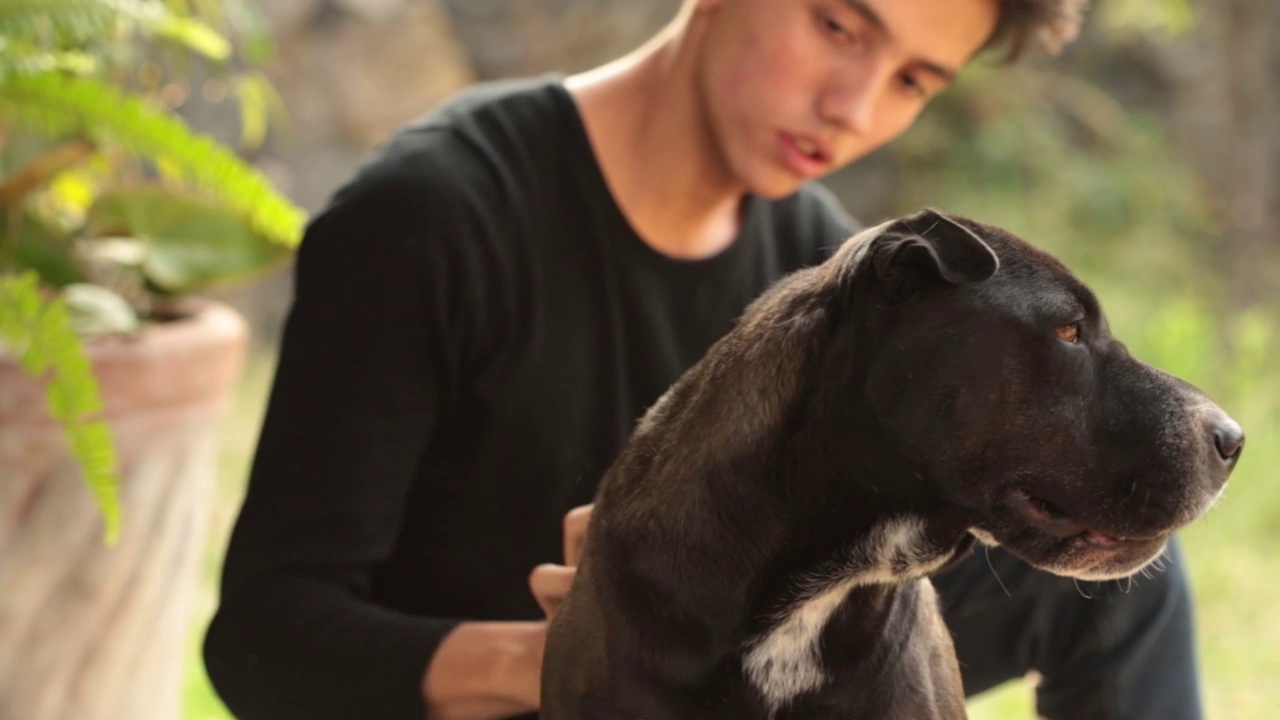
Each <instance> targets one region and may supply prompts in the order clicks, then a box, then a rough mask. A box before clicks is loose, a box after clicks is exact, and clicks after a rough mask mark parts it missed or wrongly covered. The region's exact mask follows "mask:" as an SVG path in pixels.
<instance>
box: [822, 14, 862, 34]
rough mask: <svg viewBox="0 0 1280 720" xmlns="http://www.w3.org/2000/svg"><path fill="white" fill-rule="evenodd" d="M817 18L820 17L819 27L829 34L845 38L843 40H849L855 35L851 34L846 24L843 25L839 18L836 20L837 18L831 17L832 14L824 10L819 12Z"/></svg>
mask: <svg viewBox="0 0 1280 720" xmlns="http://www.w3.org/2000/svg"><path fill="white" fill-rule="evenodd" d="M817 19H818V27H819V28H821V29H822V31H823V32H825V33H827V34H828V35H831V36H833V37H835V38H836V39H838V40H843V41H849V40H852V39H853V36H852V35H851V34H850V32H849V29H848V28H846V27H845V26H844V25H841V24H840V21H839V20H836V19H835V18H833V17H831V16H830V15H828V14H826V13H824V12H818V13H817Z"/></svg>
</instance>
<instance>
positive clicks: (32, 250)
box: [0, 213, 83, 287]
mask: <svg viewBox="0 0 1280 720" xmlns="http://www.w3.org/2000/svg"><path fill="white" fill-rule="evenodd" d="M0 247H12V248H13V264H14V265H15V266H17V268H18V269H20V270H27V269H29V270H34V271H36V273H38V274H39V276H40V280H41V282H43V283H44V284H46V285H53V286H55V287H62V286H64V285H67V284H70V283H74V282H79V281H80V280H82V279H83V275H82V273H81V272H80V268H79V267H78V266H77V265H76V263H75V260H74V259H73V258H72V255H71V249H70V242H69V240H68V239H67V238H64V237H59V236H58V235H57V233H55V232H54V231H53V230H52V229H50V228H49V227H48V226H47V225H45V224H44V223H43V222H42V221H41V220H40V219H39V218H38V217H36V216H35V215H32V214H30V213H23V214H22V215H20V216H18V217H17V218H16V219H15V220H13V221H12V222H8V221H5V220H4V219H3V218H0Z"/></svg>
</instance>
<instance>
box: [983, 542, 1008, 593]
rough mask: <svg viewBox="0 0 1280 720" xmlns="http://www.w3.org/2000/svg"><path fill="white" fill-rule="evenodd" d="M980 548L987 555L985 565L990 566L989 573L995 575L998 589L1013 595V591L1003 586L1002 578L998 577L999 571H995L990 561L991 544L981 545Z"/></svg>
mask: <svg viewBox="0 0 1280 720" xmlns="http://www.w3.org/2000/svg"><path fill="white" fill-rule="evenodd" d="M982 549H983V550H984V551H985V553H986V556H987V567H989V568H991V574H992V575H994V576H995V578H996V582H997V583H1000V589H1001V590H1003V591H1004V594H1005V595H1007V596H1009V597H1013V593H1011V592H1009V588H1007V587H1005V584H1004V580H1001V579H1000V573H998V572H996V566H995V565H994V564H992V562H991V546H990V545H983V546H982Z"/></svg>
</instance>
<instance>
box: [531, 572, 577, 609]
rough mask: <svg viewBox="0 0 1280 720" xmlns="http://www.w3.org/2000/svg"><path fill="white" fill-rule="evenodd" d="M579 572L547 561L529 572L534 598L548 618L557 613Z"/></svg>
mask: <svg viewBox="0 0 1280 720" xmlns="http://www.w3.org/2000/svg"><path fill="white" fill-rule="evenodd" d="M577 572H578V571H577V570H575V569H574V568H571V567H567V566H565V565H552V564H550V563H547V564H544V565H539V566H538V567H536V568H534V569H533V572H531V573H529V590H531V591H532V592H533V597H534V599H535V600H537V601H538V606H539V607H541V608H542V612H544V613H546V615H547V618H548V619H550V618H551V616H552V615H555V613H556V610H557V609H559V607H560V603H561V602H562V601H563V600H564V598H565V596H566V595H568V594H569V588H570V587H571V586H572V585H573V578H574V575H576V574H577Z"/></svg>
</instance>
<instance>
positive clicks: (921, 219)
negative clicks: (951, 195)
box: [872, 208, 1000, 284]
mask: <svg viewBox="0 0 1280 720" xmlns="http://www.w3.org/2000/svg"><path fill="white" fill-rule="evenodd" d="M880 242H881V243H882V245H881V247H880V248H879V249H878V250H877V252H876V253H875V254H874V256H873V257H872V262H873V263H874V265H875V272H876V276H877V277H878V278H880V279H882V280H896V279H899V278H901V277H902V276H903V275H904V274H905V273H907V272H909V271H911V270H920V269H924V270H926V271H927V272H930V273H931V274H932V275H934V276H935V277H938V278H940V279H942V280H945V281H946V282H949V283H954V284H961V283H973V282H980V281H982V280H986V279H987V278H989V277H991V276H992V275H995V274H996V271H997V270H999V269H1000V259H999V258H998V257H996V254H995V251H993V250H992V249H991V246H989V245H987V243H986V242H985V241H983V239H982V238H980V237H978V235H977V234H976V233H974V232H973V231H972V230H970V229H969V228H967V227H965V226H964V225H961V224H960V223H958V222H956V221H955V220H952V219H951V218H949V217H947V216H946V215H943V214H942V213H940V212H938V211H936V210H933V209H932V208H926V209H924V210H921V211H920V212H918V213H916V214H915V215H910V216H908V217H904V218H902V219H900V220H896V221H894V222H892V223H890V224H889V226H888V227H886V228H885V229H884V231H883V232H882V233H881V238H880Z"/></svg>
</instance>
